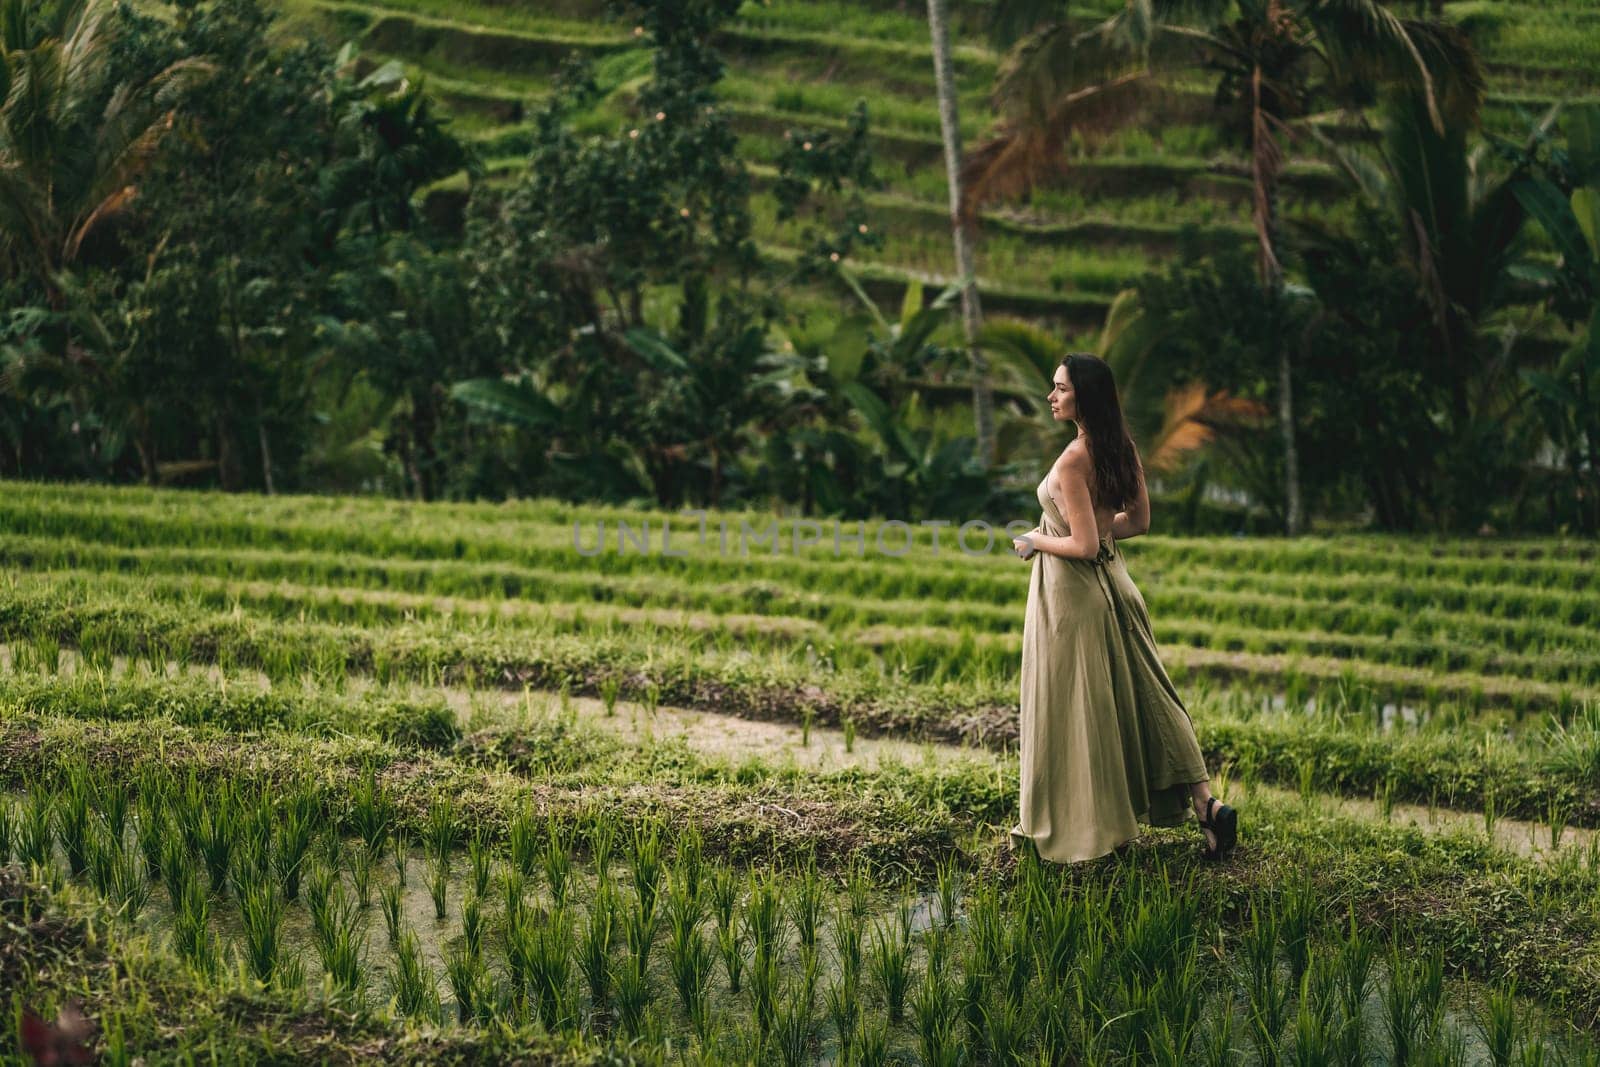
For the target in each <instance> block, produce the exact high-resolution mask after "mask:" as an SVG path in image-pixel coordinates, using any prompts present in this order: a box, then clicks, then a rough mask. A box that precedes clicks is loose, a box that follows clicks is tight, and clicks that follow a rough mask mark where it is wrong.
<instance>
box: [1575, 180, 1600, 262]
mask: <svg viewBox="0 0 1600 1067" xmlns="http://www.w3.org/2000/svg"><path fill="white" fill-rule="evenodd" d="M1572 214H1573V216H1574V217H1575V218H1576V219H1577V220H1578V228H1579V229H1580V230H1582V231H1583V236H1584V239H1585V240H1587V241H1588V242H1589V255H1590V256H1592V257H1593V258H1594V259H1596V260H1600V186H1594V185H1585V186H1584V187H1583V188H1581V189H1574V190H1572Z"/></svg>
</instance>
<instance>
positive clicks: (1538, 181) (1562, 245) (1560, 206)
mask: <svg viewBox="0 0 1600 1067" xmlns="http://www.w3.org/2000/svg"><path fill="white" fill-rule="evenodd" d="M1511 192H1512V194H1513V195H1514V196H1515V197H1516V198H1517V203H1519V204H1521V205H1522V207H1523V210H1524V211H1526V212H1527V213H1528V214H1529V215H1531V216H1533V218H1534V219H1536V220H1537V221H1538V223H1539V225H1540V226H1542V227H1544V231H1545V232H1546V233H1548V234H1549V235H1550V240H1552V241H1554V242H1555V246H1556V250H1557V251H1558V252H1560V253H1561V254H1562V255H1563V256H1565V257H1566V260H1567V262H1568V263H1572V264H1577V263H1584V262H1587V261H1588V259H1589V242H1588V241H1587V240H1586V239H1585V238H1584V235H1583V231H1582V230H1581V229H1579V228H1578V220H1577V219H1576V218H1575V217H1574V216H1573V211H1572V205H1571V204H1569V203H1568V202H1567V198H1566V197H1564V196H1562V195H1561V190H1560V189H1558V188H1556V187H1555V185H1554V184H1553V183H1552V182H1549V181H1546V180H1545V179H1543V178H1522V179H1519V180H1518V181H1515V182H1513V183H1512V184H1511Z"/></svg>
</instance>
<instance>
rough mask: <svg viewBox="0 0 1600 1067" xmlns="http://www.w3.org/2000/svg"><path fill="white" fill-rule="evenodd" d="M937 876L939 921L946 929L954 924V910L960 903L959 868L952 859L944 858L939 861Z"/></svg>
mask: <svg viewBox="0 0 1600 1067" xmlns="http://www.w3.org/2000/svg"><path fill="white" fill-rule="evenodd" d="M937 877H938V881H937V892H938V896H939V921H940V922H941V923H943V924H944V927H945V929H947V930H948V929H952V928H954V926H955V924H956V911H957V909H958V908H959V906H960V903H961V881H962V879H961V870H960V869H959V868H958V867H957V866H956V865H955V862H954V861H953V860H949V859H946V860H943V861H941V862H940V864H939V867H938V874H937Z"/></svg>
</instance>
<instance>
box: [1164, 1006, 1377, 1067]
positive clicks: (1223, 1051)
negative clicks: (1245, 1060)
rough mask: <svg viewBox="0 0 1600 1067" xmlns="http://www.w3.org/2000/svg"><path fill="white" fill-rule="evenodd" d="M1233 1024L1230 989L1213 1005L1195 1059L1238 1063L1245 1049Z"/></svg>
mask: <svg viewBox="0 0 1600 1067" xmlns="http://www.w3.org/2000/svg"><path fill="white" fill-rule="evenodd" d="M1233 1026H1234V1011H1233V993H1232V992H1231V991H1230V992H1227V993H1225V994H1224V995H1223V997H1222V999H1221V1001H1220V1002H1218V1003H1213V1004H1212V1005H1211V1012H1210V1015H1209V1018H1208V1020H1207V1023H1206V1026H1205V1028H1204V1030H1203V1031H1202V1033H1201V1038H1200V1043H1199V1047H1198V1049H1197V1050H1196V1052H1197V1055H1196V1057H1195V1061H1196V1062H1198V1063H1201V1064H1204V1067H1233V1065H1234V1064H1236V1063H1238V1062H1239V1059H1240V1053H1241V1052H1242V1051H1243V1050H1242V1049H1238V1048H1235V1047H1234V1044H1233ZM1353 1062H1356V1063H1360V1062H1362V1061H1360V1060H1356V1061H1353Z"/></svg>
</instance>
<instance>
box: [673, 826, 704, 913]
mask: <svg viewBox="0 0 1600 1067" xmlns="http://www.w3.org/2000/svg"><path fill="white" fill-rule="evenodd" d="M673 866H674V871H675V873H676V874H677V875H678V876H679V877H680V878H681V879H682V881H683V888H684V890H685V891H686V892H687V893H688V895H689V897H690V898H691V899H692V900H694V901H696V902H697V903H698V902H699V901H700V900H701V897H702V893H703V892H704V890H705V884H704V882H705V866H706V863H705V840H704V839H703V838H702V837H701V836H700V828H699V827H698V826H696V825H695V824H693V823H690V824H689V825H688V826H686V827H684V829H683V830H682V831H681V832H679V834H678V840H677V849H676V855H675V856H674V860H673Z"/></svg>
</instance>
